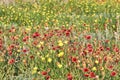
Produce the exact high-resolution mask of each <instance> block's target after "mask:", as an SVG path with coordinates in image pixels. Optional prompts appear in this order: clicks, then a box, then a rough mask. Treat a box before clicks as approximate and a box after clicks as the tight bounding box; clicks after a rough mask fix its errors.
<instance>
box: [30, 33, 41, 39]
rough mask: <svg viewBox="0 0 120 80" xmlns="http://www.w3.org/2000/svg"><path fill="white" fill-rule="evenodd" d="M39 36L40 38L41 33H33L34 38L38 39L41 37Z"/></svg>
mask: <svg viewBox="0 0 120 80" xmlns="http://www.w3.org/2000/svg"><path fill="white" fill-rule="evenodd" d="M39 36H40V33H39V32H35V33H33V35H32V37H33V38H37V37H39Z"/></svg>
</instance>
